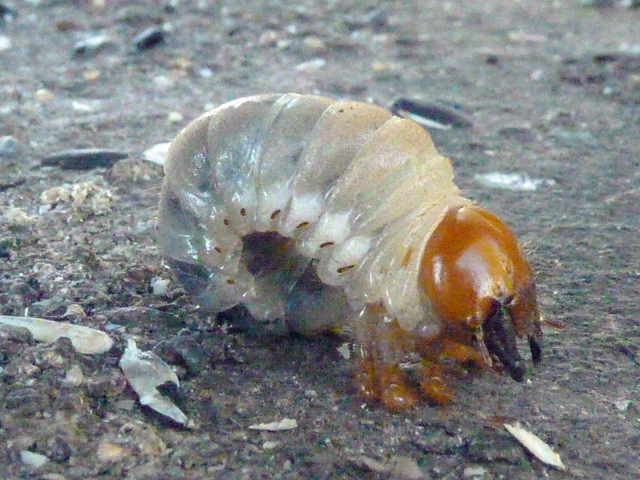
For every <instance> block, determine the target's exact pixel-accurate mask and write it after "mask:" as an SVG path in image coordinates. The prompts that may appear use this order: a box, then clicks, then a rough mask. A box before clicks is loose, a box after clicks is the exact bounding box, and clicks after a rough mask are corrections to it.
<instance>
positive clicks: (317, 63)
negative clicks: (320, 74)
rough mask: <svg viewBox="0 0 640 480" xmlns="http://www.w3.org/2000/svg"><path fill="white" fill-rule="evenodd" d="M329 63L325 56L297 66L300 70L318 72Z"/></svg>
mask: <svg viewBox="0 0 640 480" xmlns="http://www.w3.org/2000/svg"><path fill="white" fill-rule="evenodd" d="M326 64H327V61H326V60H325V59H324V58H314V59H313V60H309V61H308V62H302V63H300V64H299V65H298V66H296V70H297V71H298V72H317V71H318V70H320V69H321V68H322V67H324V66H325V65H326Z"/></svg>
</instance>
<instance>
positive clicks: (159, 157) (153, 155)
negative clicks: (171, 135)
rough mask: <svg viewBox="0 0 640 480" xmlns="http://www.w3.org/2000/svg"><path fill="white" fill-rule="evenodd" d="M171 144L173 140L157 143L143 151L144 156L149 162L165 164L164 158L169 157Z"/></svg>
mask: <svg viewBox="0 0 640 480" xmlns="http://www.w3.org/2000/svg"><path fill="white" fill-rule="evenodd" d="M169 146H171V142H163V143H156V144H155V145H154V146H153V147H151V148H149V149H147V150H145V151H144V152H143V153H142V158H144V159H145V160H146V161H148V162H152V163H155V164H156V165H160V166H162V165H164V160H165V159H166V158H167V152H168V151H169Z"/></svg>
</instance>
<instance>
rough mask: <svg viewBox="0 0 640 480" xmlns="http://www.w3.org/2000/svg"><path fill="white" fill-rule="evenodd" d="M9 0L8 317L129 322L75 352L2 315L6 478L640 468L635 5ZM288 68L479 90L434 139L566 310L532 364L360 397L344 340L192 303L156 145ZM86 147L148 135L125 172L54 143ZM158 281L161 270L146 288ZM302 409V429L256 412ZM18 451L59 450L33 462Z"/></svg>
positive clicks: (552, 299)
mask: <svg viewBox="0 0 640 480" xmlns="http://www.w3.org/2000/svg"><path fill="white" fill-rule="evenodd" d="M294 4H295V5H294ZM0 7H2V8H0V13H1V14H2V15H1V17H0V18H1V20H0V137H11V139H9V140H3V142H0V145H4V146H3V147H0V154H1V155H2V156H0V314H4V315H23V314H24V313H25V310H27V311H28V314H29V315H31V316H39V317H44V318H49V319H54V320H61V321H70V322H73V323H78V324H81V325H86V326H89V327H93V328H98V329H101V330H105V331H107V332H108V333H109V334H110V335H112V336H113V338H114V339H115V340H116V346H115V347H114V348H113V349H112V350H111V351H110V352H108V353H106V354H103V355H97V356H83V355H80V354H78V353H76V352H74V350H73V348H72V346H71V345H70V343H69V342H68V341H67V340H60V341H58V342H56V343H55V344H53V345H44V344H40V343H37V342H35V341H33V340H32V339H31V338H30V336H29V335H28V334H27V333H25V331H23V330H16V329H10V328H0V379H1V381H0V465H1V467H0V478H2V479H11V480H13V479H19V478H39V479H48V480H63V479H69V480H71V479H94V478H95V479H97V478H101V479H102V478H109V479H111V478H113V479H121V478H122V479H131V480H133V479H164V478H172V479H199V478H220V479H257V478H287V479H303V478H304V479H309V478H313V479H351V478H368V479H378V478H380V479H382V478H389V477H390V476H395V478H425V479H457V478H483V479H487V480H489V479H499V478H510V479H536V478H552V479H564V478H584V479H607V480H611V479H631V478H638V477H640V453H639V452H640V397H639V394H640V392H639V378H640V366H639V362H640V328H639V325H640V323H639V322H640V321H639V319H638V301H639V299H640V295H639V293H640V255H639V254H638V252H639V247H638V224H639V222H640V221H639V218H640V174H639V171H640V170H639V168H638V166H639V163H640V160H639V159H640V154H639V153H640V148H639V146H638V145H639V144H638V138H640V123H639V122H638V118H640V103H639V102H640V81H639V78H640V60H639V55H640V53H639V52H640V30H639V29H638V24H640V11H639V10H635V9H626V8H622V6H621V5H620V4H617V3H616V4H614V5H613V6H609V7H607V8H597V7H595V6H593V5H592V6H585V5H584V4H582V3H581V2H576V1H569V0H558V1H547V2H533V1H520V2H514V1H512V0H488V1H483V2H454V1H441V0H424V1H417V0H406V1H403V2H393V1H384V0H383V1H376V2H374V1H367V0H365V1H356V0H346V1H340V2H337V1H331V2H312V1H311V0H302V1H298V2H284V1H282V2H274V1H264V2H259V1H256V2H249V1H237V0H234V1H231V0H220V1H213V0H200V1H196V0H181V1H179V2H166V3H163V2H155V1H147V2H131V1H119V0H113V1H111V0H108V1H105V0H85V1H62V0H58V1H54V0H31V1H28V2H27V1H24V2H22V1H4V0H3V1H1V2H0ZM148 28H153V30H150V31H147V32H145V30H146V29H148ZM141 34H142V35H141ZM140 35H141V36H140ZM99 36H105V37H104V38H102V39H100V38H98V39H97V40H96V38H95V37H99ZM137 36H138V37H137ZM87 39H92V40H93V41H92V42H87V41H86V40H87ZM78 42H84V43H80V44H78ZM272 91H279V92H285V91H292V92H300V93H320V94H324V95H328V96H333V97H337V98H350V99H356V100H361V101H372V102H374V103H376V104H379V105H382V106H389V105H391V104H392V102H393V101H394V100H395V99H396V98H398V97H407V98H412V99H419V100H425V101H438V102H441V103H442V102H444V103H445V104H448V105H453V106H456V108H459V111H462V112H464V113H465V115H466V116H467V117H468V118H469V119H470V120H471V122H472V127H470V128H464V129H461V128H453V129H450V130H434V131H433V132H432V135H433V137H434V141H435V143H436V145H437V146H438V148H439V150H440V151H441V152H443V153H444V154H446V155H448V156H450V157H451V158H452V161H453V163H454V167H455V169H456V175H457V183H458V185H459V186H460V187H461V188H462V189H463V190H464V192H465V194H466V195H468V196H469V197H471V198H473V199H475V200H476V201H477V202H478V203H479V204H481V205H483V206H486V207H488V208H489V209H491V210H493V211H495V212H496V213H498V214H499V215H500V216H502V217H503V218H504V219H505V220H506V221H507V222H508V223H509V225H511V226H512V228H513V230H514V231H515V232H516V233H517V235H518V237H519V238H520V239H521V241H522V242H523V244H524V245H525V248H526V250H527V251H528V252H529V257H530V259H531V262H532V264H533V266H534V268H535V271H536V274H537V281H538V288H539V297H540V304H541V308H542V311H543V313H544V317H545V318H546V319H548V320H549V321H550V323H554V322H555V323H557V322H564V323H566V328H565V329H562V330H560V329H556V328H551V327H545V339H544V361H543V363H542V365H541V366H540V367H539V368H537V369H535V370H534V369H531V370H530V371H528V372H527V373H528V380H527V381H526V382H525V383H523V384H518V383H515V382H513V381H511V380H510V379H509V378H507V377H504V376H499V375H497V374H494V373H491V372H487V373H485V374H480V375H474V376H470V377H468V378H467V377H465V378H461V379H459V381H457V382H456V385H455V388H456V397H455V400H454V402H453V404H452V405H450V406H448V407H431V406H428V405H421V407H420V408H416V409H415V410H413V411H411V412H407V413H404V414H391V413H388V412H386V411H384V410H382V409H381V408H379V407H378V406H375V405H363V403H362V401H361V400H360V399H359V398H358V397H357V395H356V393H355V391H354V387H353V384H352V380H351V377H350V370H351V366H350V363H349V362H348V361H347V360H345V359H344V358H343V357H342V356H341V355H340V354H339V353H338V352H337V347H339V346H340V345H341V343H342V341H341V340H340V339H326V338H320V339H301V338H288V337H285V338H278V339H273V338H269V337H267V336H261V335H259V334H256V333H255V332H254V333H253V334H249V333H244V332H236V331H234V330H233V329H230V328H228V327H227V326H225V325H222V326H221V325H219V324H217V323H216V322H215V319H213V318H207V317H201V316H199V315H198V313H197V311H196V308H195V306H194V305H193V304H192V303H191V302H190V300H189V298H188V297H187V296H185V295H184V291H183V289H182V288H181V287H180V285H179V284H178V283H177V282H176V280H175V278H174V277H172V273H171V272H170V271H169V270H168V269H167V268H166V266H165V265H164V264H163V262H162V259H161V258H160V255H159V252H158V249H157V247H156V244H155V241H154V225H155V218H156V215H157V207H156V205H157V202H158V196H159V186H160V184H161V181H162V175H163V174H162V169H161V168H160V167H158V166H157V165H154V164H152V163H150V162H148V161H145V160H143V158H142V153H143V152H144V151H146V150H147V149H149V148H151V147H152V146H154V145H156V144H158V143H160V142H166V141H169V140H171V138H173V136H175V134H176V133H177V132H178V131H179V130H180V128H182V127H183V126H184V125H186V124H187V123H188V121H190V120H191V119H193V118H195V117H197V116H198V115H199V114H201V113H202V112H204V111H205V110H207V109H209V108H212V107H214V106H217V105H219V104H221V103H223V102H225V101H228V100H232V99H234V98H237V97H241V96H246V95H250V94H255V93H264V92H272ZM82 148H105V149H111V150H116V151H122V152H127V153H128V154H129V156H128V158H126V159H123V160H119V161H117V162H116V163H115V165H113V166H112V167H110V168H90V169H85V170H70V169H67V168H62V167H61V166H60V165H57V166H42V165H41V160H42V159H43V158H44V157H45V156H47V155H50V154H54V153H56V152H59V151H63V150H70V149H82ZM489 172H502V173H514V172H515V173H521V174H526V175H528V176H530V177H531V178H535V179H549V180H554V181H555V184H553V185H548V184H545V185H544V186H543V187H541V188H539V189H538V190H536V191H509V190H501V189H495V188H490V187H488V186H484V185H483V184H481V183H480V182H478V181H477V180H476V179H475V175H476V174H484V173H489ZM158 279H160V280H169V284H168V290H167V292H166V293H163V294H161V295H154V293H153V292H154V290H153V287H152V285H154V284H157V281H158ZM125 336H128V337H130V338H134V339H135V340H136V341H137V343H138V346H139V347H140V348H141V349H143V350H153V351H155V352H157V353H158V354H159V355H161V356H162V357H163V358H164V359H165V360H166V361H167V362H170V363H172V364H174V365H175V366H176V371H177V373H178V375H179V377H180V378H181V381H182V389H181V390H180V391H179V392H175V391H174V392H173V394H174V395H173V397H174V398H175V399H176V402H177V403H178V404H179V405H180V406H181V408H183V410H184V411H185V412H187V413H188V415H189V416H190V417H191V418H192V419H193V420H194V422H195V428H193V429H183V428H180V427H178V426H176V425H172V424H171V423H169V422H167V421H165V420H163V419H162V418H161V417H159V416H157V415H155V414H154V413H153V412H150V411H148V410H147V409H146V408H143V407H141V406H140V405H139V404H138V403H137V402H136V397H135V394H134V392H133V391H132V390H131V389H130V388H129V387H128V385H127V382H126V379H125V378H124V375H123V373H122V372H121V370H120V369H119V367H118V360H119V357H120V355H121V354H122V352H123V349H124V345H125V341H124V338H125ZM169 393H171V392H169ZM283 418H291V419H295V420H297V423H298V427H297V428H296V429H294V430H290V431H287V432H260V431H254V430H250V429H249V426H250V425H253V424H257V423H264V422H272V421H277V420H281V419H283ZM515 422H521V423H522V424H523V426H525V428H527V429H529V430H530V431H532V432H534V433H536V434H537V435H538V436H539V437H540V438H542V439H543V440H544V441H545V442H546V443H548V444H549V445H550V446H551V447H552V448H553V449H554V450H555V451H556V452H558V453H559V454H560V455H561V457H562V459H563V462H564V463H565V465H567V466H568V470H567V471H564V472H563V471H559V470H556V469H553V468H550V467H546V466H544V465H543V464H542V463H541V462H539V461H538V460H536V459H535V458H533V457H532V456H531V455H529V454H528V453H526V452H525V451H524V450H523V449H522V447H521V446H520V445H519V444H518V443H517V442H516V441H515V440H514V439H513V438H512V437H511V436H510V435H509V434H508V433H507V432H506V431H505V430H504V429H503V427H502V424H503V423H515ZM21 452H23V453H22V454H21ZM24 452H31V453H35V454H39V455H41V456H38V455H36V457H35V458H36V460H37V459H43V460H48V461H47V462H46V463H45V464H44V465H42V466H40V467H37V466H34V465H33V462H34V457H33V455H31V456H30V455H29V453H26V454H25V453H24ZM42 456H44V457H42ZM45 457H46V458H45Z"/></svg>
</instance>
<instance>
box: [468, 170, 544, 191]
mask: <svg viewBox="0 0 640 480" xmlns="http://www.w3.org/2000/svg"><path fill="white" fill-rule="evenodd" d="M475 179H476V180H477V181H479V182H480V183H481V184H483V185H485V186H487V187H491V188H502V189H503V190H520V191H523V192H533V191H535V190H538V188H540V187H552V186H553V185H555V184H556V181H555V180H552V179H548V178H529V177H528V176H527V175H523V174H521V173H500V172H490V173H482V174H476V176H475Z"/></svg>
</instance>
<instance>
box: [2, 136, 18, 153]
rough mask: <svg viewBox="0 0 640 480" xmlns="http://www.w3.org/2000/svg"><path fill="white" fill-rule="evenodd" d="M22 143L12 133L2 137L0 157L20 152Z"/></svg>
mask: <svg viewBox="0 0 640 480" xmlns="http://www.w3.org/2000/svg"><path fill="white" fill-rule="evenodd" d="M19 147H20V143H19V142H18V141H17V140H16V139H15V138H14V137H12V136H11V135H6V136H4V137H0V157H13V156H15V155H16V154H17V153H18V149H19Z"/></svg>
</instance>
